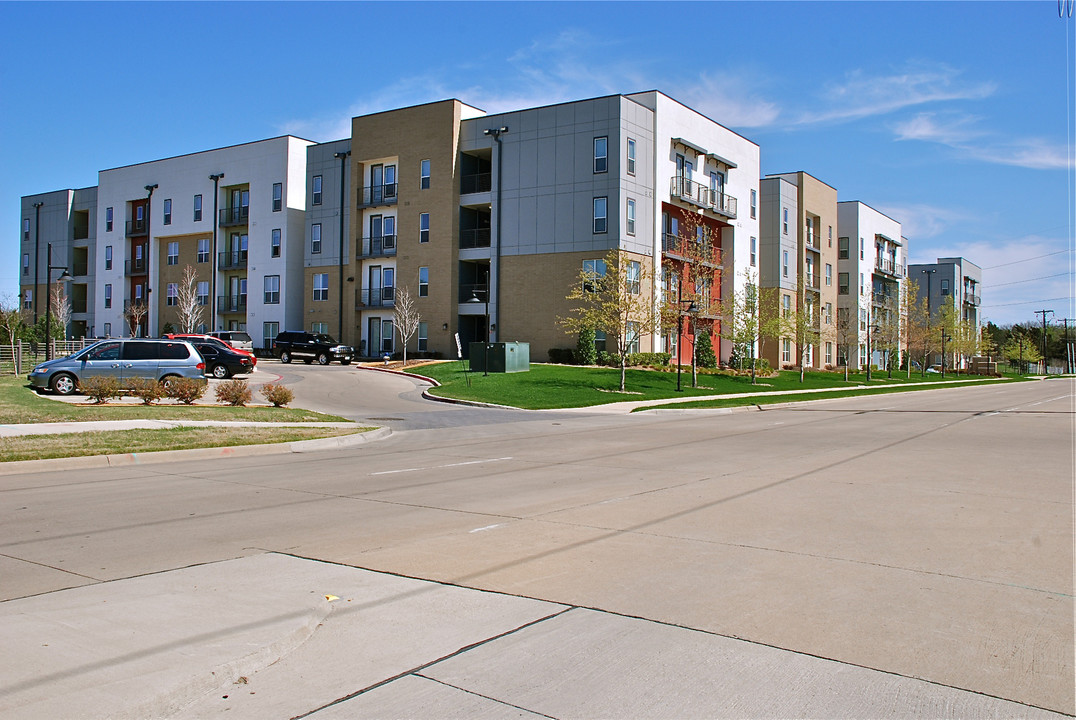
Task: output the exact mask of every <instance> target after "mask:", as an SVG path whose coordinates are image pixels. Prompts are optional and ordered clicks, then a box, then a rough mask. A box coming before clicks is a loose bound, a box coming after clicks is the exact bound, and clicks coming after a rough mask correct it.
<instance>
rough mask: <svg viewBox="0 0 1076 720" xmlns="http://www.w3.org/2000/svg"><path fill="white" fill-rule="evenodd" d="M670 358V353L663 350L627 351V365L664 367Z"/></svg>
mask: <svg viewBox="0 0 1076 720" xmlns="http://www.w3.org/2000/svg"><path fill="white" fill-rule="evenodd" d="M670 358H672V354H670V353H664V352H657V353H649V352H645V353H644V352H637V353H629V354H628V365H629V366H630V367H664V366H666V365H668V364H669V359H670Z"/></svg>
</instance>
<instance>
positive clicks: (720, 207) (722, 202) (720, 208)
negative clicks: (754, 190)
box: [710, 192, 737, 218]
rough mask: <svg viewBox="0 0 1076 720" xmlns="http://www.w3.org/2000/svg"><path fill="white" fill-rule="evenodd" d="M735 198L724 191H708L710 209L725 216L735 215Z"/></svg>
mask: <svg viewBox="0 0 1076 720" xmlns="http://www.w3.org/2000/svg"><path fill="white" fill-rule="evenodd" d="M736 206H737V203H736V198H734V197H732V196H731V195H727V194H725V193H714V192H711V193H710V209H711V210H713V211H714V212H715V213H718V214H719V215H724V216H725V217H727V218H735V217H736V209H737V207H736Z"/></svg>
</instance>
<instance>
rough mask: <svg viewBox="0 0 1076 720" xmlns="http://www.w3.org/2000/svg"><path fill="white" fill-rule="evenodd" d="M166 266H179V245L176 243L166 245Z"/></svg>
mask: <svg viewBox="0 0 1076 720" xmlns="http://www.w3.org/2000/svg"><path fill="white" fill-rule="evenodd" d="M168 264H169V265H179V243H178V242H175V241H173V242H170V243H168Z"/></svg>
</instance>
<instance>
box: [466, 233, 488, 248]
mask: <svg viewBox="0 0 1076 720" xmlns="http://www.w3.org/2000/svg"><path fill="white" fill-rule="evenodd" d="M489 238H490V231H489V228H474V229H471V230H460V249H461V250H468V249H470V248H488V247H489V246H490V241H489Z"/></svg>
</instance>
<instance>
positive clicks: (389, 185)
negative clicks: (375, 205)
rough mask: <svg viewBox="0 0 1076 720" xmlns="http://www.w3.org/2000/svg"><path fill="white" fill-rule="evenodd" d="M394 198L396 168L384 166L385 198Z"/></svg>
mask: <svg viewBox="0 0 1076 720" xmlns="http://www.w3.org/2000/svg"><path fill="white" fill-rule="evenodd" d="M394 197H396V166H395V165H386V166H385V198H386V199H389V198H394Z"/></svg>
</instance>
